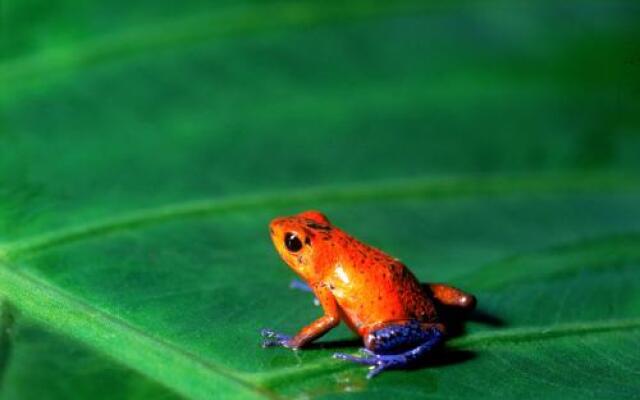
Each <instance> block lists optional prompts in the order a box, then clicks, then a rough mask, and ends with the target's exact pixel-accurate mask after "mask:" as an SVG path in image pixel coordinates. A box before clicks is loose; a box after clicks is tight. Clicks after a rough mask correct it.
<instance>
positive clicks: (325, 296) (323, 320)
mask: <svg viewBox="0 0 640 400" xmlns="http://www.w3.org/2000/svg"><path fill="white" fill-rule="evenodd" d="M313 292H314V294H315V295H316V298H318V300H319V301H320V305H321V306H322V309H323V311H324V315H323V316H322V317H320V318H318V319H316V320H315V321H313V322H312V323H311V324H309V325H307V326H305V327H304V328H302V329H301V330H300V332H298V334H297V335H295V336H294V337H290V336H287V335H284V334H281V333H277V332H275V331H273V330H271V329H263V330H262V332H261V334H262V337H263V338H264V341H263V342H262V346H263V347H272V346H284V347H288V348H290V349H294V350H297V349H299V348H300V347H303V346H304V345H306V344H308V343H310V342H312V341H314V340H315V339H317V338H319V337H321V336H322V335H324V334H325V333H327V332H329V331H330V330H331V329H333V328H334V327H335V326H336V325H338V324H339V323H340V312H339V308H338V303H337V302H336V299H335V297H333V294H332V293H331V291H330V290H329V289H328V288H327V287H325V286H324V285H318V286H316V287H314V288H313Z"/></svg>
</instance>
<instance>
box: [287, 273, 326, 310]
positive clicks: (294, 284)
mask: <svg viewBox="0 0 640 400" xmlns="http://www.w3.org/2000/svg"><path fill="white" fill-rule="evenodd" d="M289 288H291V289H296V290H301V291H303V292H309V293H312V292H313V290H311V288H310V287H309V285H307V284H306V283H304V282H302V281H301V280H299V279H292V280H291V283H289ZM313 304H314V305H316V306H319V305H320V300H318V299H317V298H315V297H314V298H313Z"/></svg>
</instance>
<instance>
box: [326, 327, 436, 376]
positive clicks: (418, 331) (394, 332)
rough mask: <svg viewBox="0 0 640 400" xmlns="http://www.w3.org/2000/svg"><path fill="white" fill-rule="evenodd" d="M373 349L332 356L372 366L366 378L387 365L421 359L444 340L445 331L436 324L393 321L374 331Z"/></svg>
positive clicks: (401, 365)
mask: <svg viewBox="0 0 640 400" xmlns="http://www.w3.org/2000/svg"><path fill="white" fill-rule="evenodd" d="M371 335H372V339H371V341H370V342H369V346H370V347H371V348H370V349H362V350H361V351H362V352H363V353H364V355H363V356H362V357H357V356H352V355H350V354H344V353H336V354H334V355H333V356H334V357H335V358H338V359H340V360H347V361H352V362H356V363H358V364H364V365H368V366H369V369H370V371H369V373H368V374H367V378H369V379H370V378H373V377H374V376H376V375H378V374H379V373H380V372H382V371H384V370H387V369H398V368H404V367H407V366H409V365H411V364H412V363H414V362H416V361H418V360H420V359H422V358H423V357H424V355H425V354H427V353H429V352H430V351H431V350H433V349H434V348H435V347H437V346H438V345H439V344H440V343H442V341H443V336H444V335H443V334H442V332H441V331H440V330H438V329H437V328H435V327H429V328H424V327H422V326H420V324H419V323H417V322H412V323H409V324H405V325H390V326H388V327H385V328H382V329H379V330H377V331H375V332H372V333H371Z"/></svg>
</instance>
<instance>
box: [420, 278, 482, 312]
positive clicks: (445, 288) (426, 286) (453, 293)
mask: <svg viewBox="0 0 640 400" xmlns="http://www.w3.org/2000/svg"><path fill="white" fill-rule="evenodd" d="M421 286H422V289H423V290H424V291H425V292H427V293H430V294H431V295H432V296H433V298H434V299H435V300H436V301H437V302H438V303H440V304H441V305H444V306H447V307H453V308H457V309H460V310H465V311H472V310H473V309H474V308H475V307H476V297H475V296H474V295H472V294H470V293H467V292H465V291H463V290H460V289H458V288H455V287H453V286H449V285H445V284H442V283H422V284H421Z"/></svg>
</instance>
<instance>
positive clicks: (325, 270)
mask: <svg viewBox="0 0 640 400" xmlns="http://www.w3.org/2000/svg"><path fill="white" fill-rule="evenodd" d="M269 230H270V233H271V239H272V240H273V244H274V245H275V248H276V250H277V251H278V253H279V254H280V256H281V257H282V259H283V260H284V262H286V263H287V264H288V265H289V266H290V267H291V268H292V269H293V270H294V271H295V272H296V273H297V274H298V275H299V276H300V277H301V278H302V279H303V280H304V282H305V283H306V285H305V284H303V283H302V282H298V284H297V286H299V287H300V288H306V289H307V290H309V291H312V292H313V294H314V295H315V296H316V298H317V299H318V301H319V303H320V305H321V306H322V309H323V311H324V315H323V316H322V317H320V318H318V319H317V320H315V321H313V322H312V323H311V324H309V325H307V326H305V327H304V328H302V329H301V330H300V331H299V332H298V334H296V335H295V336H293V337H291V336H288V335H284V334H281V333H276V332H274V331H273V330H271V329H263V330H262V337H263V338H264V340H263V346H265V347H269V346H284V347H287V348H290V349H294V350H297V349H299V348H301V347H304V346H305V345H306V344H308V343H310V342H312V341H314V340H315V339H318V338H319V337H321V336H322V335H324V334H325V333H327V332H328V331H329V330H331V329H332V328H334V327H335V326H336V325H338V324H339V323H340V321H344V322H345V323H346V324H347V325H348V326H349V328H351V330H353V331H354V332H355V333H357V334H358V335H359V336H360V337H361V338H362V339H363V341H364V348H363V349H362V352H363V355H362V357H357V356H353V355H350V354H344V353H336V354H334V357H335V358H338V359H341V360H348V361H353V362H356V363H360V364H364V365H368V366H369V368H370V371H369V374H368V375H367V377H368V378H371V377H373V376H375V375H377V374H379V373H380V372H382V371H384V370H387V369H396V368H403V367H405V366H407V365H409V364H412V363H414V362H416V361H419V360H421V359H423V358H424V357H425V355H426V354H428V353H429V352H430V351H432V350H433V349H434V348H436V347H438V346H439V345H441V344H442V342H443V341H444V338H445V336H446V329H445V326H444V325H445V324H444V323H443V321H442V320H441V318H439V315H438V311H437V310H438V309H439V307H440V306H446V307H450V308H454V309H460V310H463V311H464V310H471V309H473V308H474V307H475V304H476V299H475V297H474V296H473V295H471V294H468V293H465V292H463V291H461V290H459V289H456V288H454V287H451V286H448V285H444V284H421V283H420V282H419V281H418V280H417V279H416V277H415V276H414V275H413V274H412V273H411V271H409V269H408V268H407V267H406V266H405V265H404V264H403V263H402V262H400V261H399V260H398V259H396V258H393V257H391V256H389V255H387V254H385V253H383V252H382V251H380V250H378V249H375V248H373V247H370V246H368V245H366V244H364V243H362V242H359V241H358V240H356V239H354V238H353V237H351V236H350V235H349V234H347V233H346V232H344V231H342V230H341V229H339V228H337V227H335V226H334V225H332V224H331V223H330V222H329V220H328V219H327V217H325V216H324V215H323V214H321V213H320V212H317V211H306V212H303V213H301V214H298V215H294V216H290V217H282V218H276V219H274V220H273V221H272V222H271V224H270V226H269Z"/></svg>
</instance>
